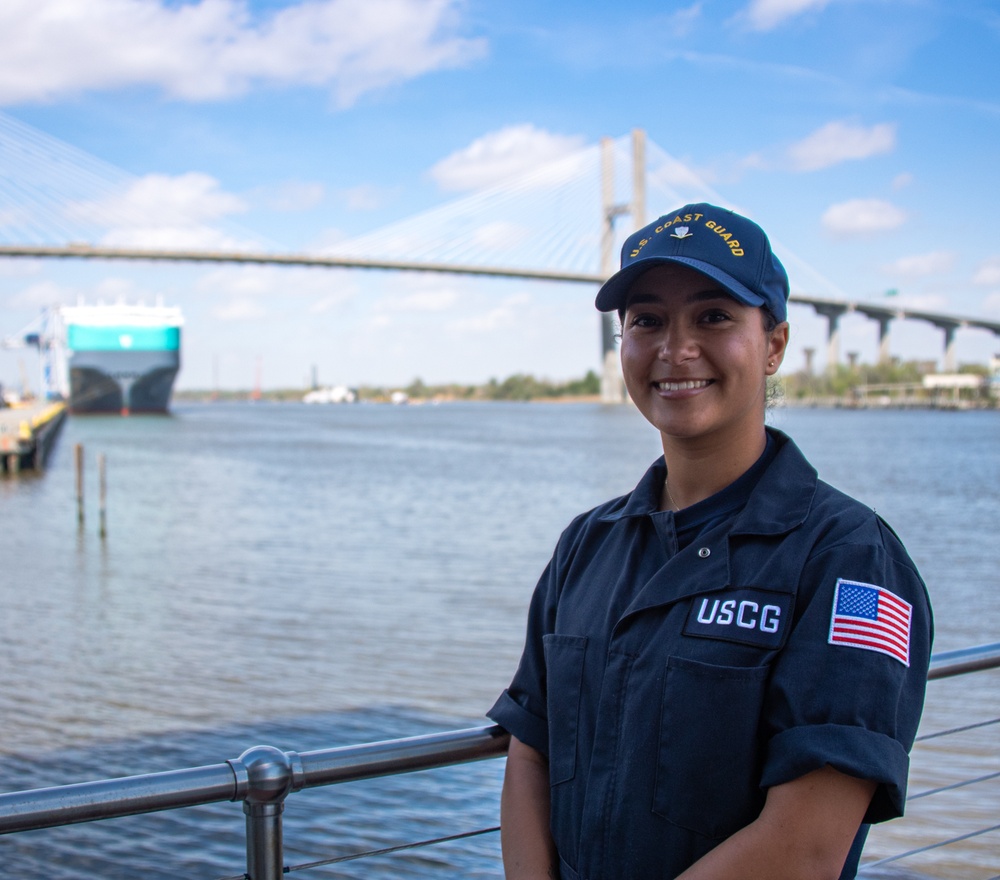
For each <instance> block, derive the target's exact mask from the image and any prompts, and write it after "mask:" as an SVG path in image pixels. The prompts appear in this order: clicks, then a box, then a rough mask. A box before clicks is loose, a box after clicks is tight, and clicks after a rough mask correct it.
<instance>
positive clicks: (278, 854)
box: [229, 746, 304, 880]
mask: <svg viewBox="0 0 1000 880" xmlns="http://www.w3.org/2000/svg"><path fill="white" fill-rule="evenodd" d="M229 765H230V766H231V767H232V768H233V772H234V773H235V774H236V786H237V796H236V797H235V798H234V800H240V799H242V800H243V812H244V813H245V814H246V817H247V819H246V825H247V877H248V878H249V880H280V878H281V876H282V872H283V870H284V858H285V855H284V841H283V836H282V826H281V814H282V813H283V812H284V810H285V797H286V796H287V795H288V793H289V792H291V791H298V789H300V788H302V786H303V784H304V774H303V772H302V761H301V760H300V759H299V756H298V754H297V753H296V752H283V751H281V750H280V749H276V748H272V747H271V746H255V747H254V748H252V749H248V750H247V751H245V752H244V753H243V754H242V755H240V756H239V758H237V759H236V760H235V761H229Z"/></svg>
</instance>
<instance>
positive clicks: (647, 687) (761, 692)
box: [488, 429, 933, 880]
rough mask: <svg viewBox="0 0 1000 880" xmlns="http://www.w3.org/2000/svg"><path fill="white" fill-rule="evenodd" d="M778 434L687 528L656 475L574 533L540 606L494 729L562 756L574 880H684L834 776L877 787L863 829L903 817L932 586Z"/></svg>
mask: <svg viewBox="0 0 1000 880" xmlns="http://www.w3.org/2000/svg"><path fill="white" fill-rule="evenodd" d="M768 435H769V436H768V448H767V450H766V451H765V453H764V454H763V455H762V456H761V459H760V460H759V461H758V462H757V464H755V465H754V466H753V467H752V468H751V469H750V470H749V471H748V472H747V473H746V474H744V475H743V476H742V477H740V478H739V479H738V480H737V481H736V482H735V483H733V484H732V485H730V486H729V487H727V488H726V489H724V490H722V492H720V493H718V494H717V495H715V496H713V497H712V498H709V499H705V500H704V501H702V502H699V504H696V505H693V506H692V507H689V508H687V509H686V510H684V511H681V512H679V513H676V514H675V513H673V512H671V511H660V510H659V503H660V492H661V489H662V486H663V482H664V478H665V476H666V471H665V465H664V462H663V459H662V458H661V459H659V460H658V461H657V462H655V463H654V464H653V465H652V467H651V468H650V469H649V470H648V471H647V473H646V475H645V476H644V477H643V479H642V480H641V481H640V483H639V484H638V486H637V487H636V488H635V490H633V491H632V492H631V493H630V494H629V495H625V496H623V497H621V498H618V499H616V500H613V501H610V502H608V503H606V504H604V505H601V506H600V507H597V508H595V509H594V510H592V511H590V512H589V513H586V514H583V515H582V516H580V517H577V518H576V519H575V520H574V521H573V522H572V523H571V524H570V526H569V527H568V528H567V529H566V531H565V532H564V533H563V535H562V537H561V538H560V540H559V543H558V545H557V547H556V550H555V553H554V555H553V557H552V560H551V561H550V563H549V565H548V566H547V568H546V569H545V572H544V573H543V574H542V577H541V579H540V581H539V583H538V586H537V587H536V589H535V593H534V597H533V599H532V602H531V607H530V611H529V617H528V634H527V640H526V644H525V649H524V653H523V656H522V658H521V662H520V665H519V667H518V670H517V672H516V674H515V676H514V679H513V681H512V682H511V684H510V686H509V687H508V688H507V690H505V691H504V692H503V694H502V695H501V696H500V698H499V699H498V700H497V702H496V704H495V705H494V706H493V708H492V709H491V710H490V711H489V713H488V715H489V717H490V718H492V719H493V720H494V721H495V722H497V723H498V724H500V725H501V726H502V727H504V728H505V729H507V730H508V731H510V732H511V733H512V734H513V735H514V736H516V737H517V738H518V739H519V740H521V741H522V742H524V743H526V744H527V745H529V746H531V747H532V748H534V749H536V750H537V751H539V752H540V753H541V754H542V755H544V756H546V757H547V759H548V762H549V781H550V785H551V804H552V819H551V830H552V835H553V838H554V840H555V844H556V848H557V850H558V852H559V856H560V869H561V877H562V880H617V878H621V880H653V878H672V877H675V876H676V875H677V874H679V873H681V872H682V871H684V870H685V869H686V868H687V867H689V866H690V865H691V864H692V863H693V862H695V861H697V860H698V859H699V858H700V857H701V856H703V855H704V854H705V853H706V852H708V851H709V850H710V849H712V848H713V847H714V846H716V845H718V844H719V843H720V842H721V841H723V840H725V839H726V838H727V837H729V836H730V835H732V834H733V833H734V832H735V831H737V830H739V829H740V828H742V827H743V826H745V825H747V824H749V823H750V822H752V821H753V820H754V819H755V818H756V817H757V815H758V814H759V813H760V810H761V808H762V806H763V804H764V798H765V794H766V790H767V789H768V788H769V787H771V786H774V785H780V784H781V783H784V782H790V781H791V780H794V779H796V778H798V777H800V776H802V775H804V774H806V773H809V772H811V771H813V770H817V769H819V768H822V767H823V766H825V765H826V764H829V765H831V766H832V767H834V768H835V769H837V770H839V771H841V772H843V773H846V774H849V775H851V776H855V777H859V778H862V779H868V780H872V781H875V782H877V783H878V787H877V790H876V792H875V795H874V797H873V799H872V802H871V805H870V807H869V809H868V812H867V814H866V816H865V820H864V821H865V823H872V822H879V821H883V820H886V819H890V818H893V817H896V816H899V815H902V812H903V801H904V797H905V792H906V777H907V769H908V766H909V758H908V753H909V750H910V747H911V745H912V744H913V739H914V736H915V734H916V729H917V724H918V721H919V718H920V712H921V709H922V707H923V697H924V689H925V684H926V677H927V666H928V662H929V658H930V648H931V639H932V634H933V632H932V620H931V611H930V605H929V602H928V599H927V593H926V589H925V587H924V584H923V581H922V580H921V579H920V576H919V574H918V573H917V571H916V568H915V567H914V565H913V563H912V562H911V560H910V558H909V556H908V555H907V553H906V550H905V549H904V548H903V546H902V544H901V543H900V542H899V540H898V539H897V537H896V536H895V534H894V533H893V532H892V530H891V529H889V527H888V526H886V524H885V523H884V522H883V521H882V520H881V519H880V518H879V517H878V516H877V515H876V514H875V513H874V512H873V511H871V510H870V509H868V508H866V507H864V506H863V505H861V504H860V503H859V502H857V501H855V500H853V499H851V498H849V497H848V496H846V495H844V494H843V493H841V492H838V491H837V490H836V489H833V488H832V487H830V486H829V485H827V484H826V483H823V482H822V481H820V480H818V479H817V475H816V471H815V470H814V469H813V467H812V466H811V465H810V464H809V463H808V462H807V461H806V459H805V458H804V457H803V455H802V454H801V452H800V451H799V450H798V448H797V447H796V446H795V444H794V443H793V442H792V441H791V440H790V439H789V438H788V437H786V436H785V435H784V434H782V433H780V432H778V431H774V430H771V429H768ZM873 604H874V606H875V609H876V610H875V611H873V610H872V606H873ZM906 605H909V606H910V617H909V622H908V624H907V626H906V629H907V630H908V635H907V634H906V633H905V631H904V633H903V635H900V627H901V626H902V624H901V623H899V621H898V620H897V621H896V623H895V631H894V632H893V633H891V634H890V636H889V637H888V638H890V639H891V640H892V641H890V642H888V643H884V638H885V637H883V636H882V635H881V634H880V632H879V630H880V629H884V628H885V626H886V621H885V614H886V613H890V612H892V610H893V607H894V606H895V607H896V608H897V609H898V608H902V609H904V611H905V607H906ZM845 614H846V616H847V617H846V620H847V624H848V626H847V630H846V635H844V634H841V635H839V636H837V635H835V633H836V632H837V626H840V624H843V622H844V615H845ZM835 618H839V620H838V621H835ZM835 623H836V624H837V626H835ZM889 624H890V625H891V624H892V621H889ZM852 626H856V627H857V631H858V632H860V636H859V637H858V638H855V637H854V636H853V635H852V633H851V627H852ZM858 642H860V645H859V644H858ZM871 642H873V643H874V644H870V643H871ZM901 643H905V644H901ZM886 644H888V650H887V649H886V647H885V645H886ZM866 832H867V827H866V826H865V825H863V826H862V830H861V831H860V832H859V835H858V839H857V840H856V841H855V846H854V847H853V848H852V851H851V855H850V856H849V858H848V860H847V864H846V865H845V868H844V873H843V874H842V877H843V878H850V877H854V875H855V873H856V870H857V862H858V859H859V858H860V851H861V845H862V844H863V842H864V836H865V833H866Z"/></svg>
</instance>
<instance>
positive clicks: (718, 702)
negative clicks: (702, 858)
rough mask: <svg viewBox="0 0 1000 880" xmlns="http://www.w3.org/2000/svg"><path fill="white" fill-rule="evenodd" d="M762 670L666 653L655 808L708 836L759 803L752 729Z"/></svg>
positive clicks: (745, 817)
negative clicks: (701, 660)
mask: <svg viewBox="0 0 1000 880" xmlns="http://www.w3.org/2000/svg"><path fill="white" fill-rule="evenodd" d="M768 672H769V668H768V667H767V666H751V667H742V666H739V667H737V666H717V665H714V664H710V663H702V662H699V661H697V660H689V659H686V658H682V657H670V658H668V660H667V668H666V675H665V676H664V686H663V700H662V705H661V708H660V734H659V749H658V755H657V767H656V786H655V790H654V792H653V811H654V812H655V813H658V814H659V815H661V816H663V817H664V818H665V819H667V820H668V821H670V822H672V823H674V824H675V825H679V826H681V827H682V828H687V829H688V830H690V831H694V832H696V833H698V834H702V835H704V836H706V837H709V838H715V839H722V838H725V837H728V836H729V835H731V834H732V833H733V832H735V831H737V830H738V829H740V828H742V827H743V826H744V825H746V824H748V823H749V822H751V821H752V820H753V819H755V818H756V817H757V815H758V814H759V813H760V810H761V808H762V807H763V805H764V795H763V793H762V792H761V790H760V773H761V764H762V759H763V755H762V751H763V749H762V744H761V743H760V741H759V732H758V727H759V723H760V716H761V709H762V705H763V700H764V689H765V683H766V680H767V675H768Z"/></svg>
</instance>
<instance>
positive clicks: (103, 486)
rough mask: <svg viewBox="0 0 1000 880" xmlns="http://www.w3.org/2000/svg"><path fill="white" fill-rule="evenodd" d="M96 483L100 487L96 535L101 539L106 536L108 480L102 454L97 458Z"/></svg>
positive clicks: (105, 462) (105, 461) (105, 463)
mask: <svg viewBox="0 0 1000 880" xmlns="http://www.w3.org/2000/svg"><path fill="white" fill-rule="evenodd" d="M97 481H98V486H99V487H100V490H99V491H100V525H99V526H98V533H99V534H100V536H101V538H106V537H107V536H108V516H107V514H108V480H107V459H106V458H105V456H104V453H103V452H102V453H101V454H100V455H98V456H97Z"/></svg>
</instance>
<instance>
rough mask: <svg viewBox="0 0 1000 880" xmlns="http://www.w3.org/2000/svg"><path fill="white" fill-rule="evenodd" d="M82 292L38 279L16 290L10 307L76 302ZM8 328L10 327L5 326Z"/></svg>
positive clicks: (37, 306)
mask: <svg viewBox="0 0 1000 880" xmlns="http://www.w3.org/2000/svg"><path fill="white" fill-rule="evenodd" d="M81 294H82V291H81V290H78V289H76V288H72V287H65V286H63V285H61V284H57V283H56V282H55V281H50V280H45V281H39V282H38V283H37V284H30V285H28V287H25V288H24V289H23V290H20V291H18V293H16V294H15V295H14V296H13V297H11V299H10V301H9V305H10V306H11V307H12V308H45V307H47V306H53V305H60V304H62V305H65V304H67V303H73V302H76V300H77V298H78V297H79V296H80V295H81ZM5 329H10V328H5Z"/></svg>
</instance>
